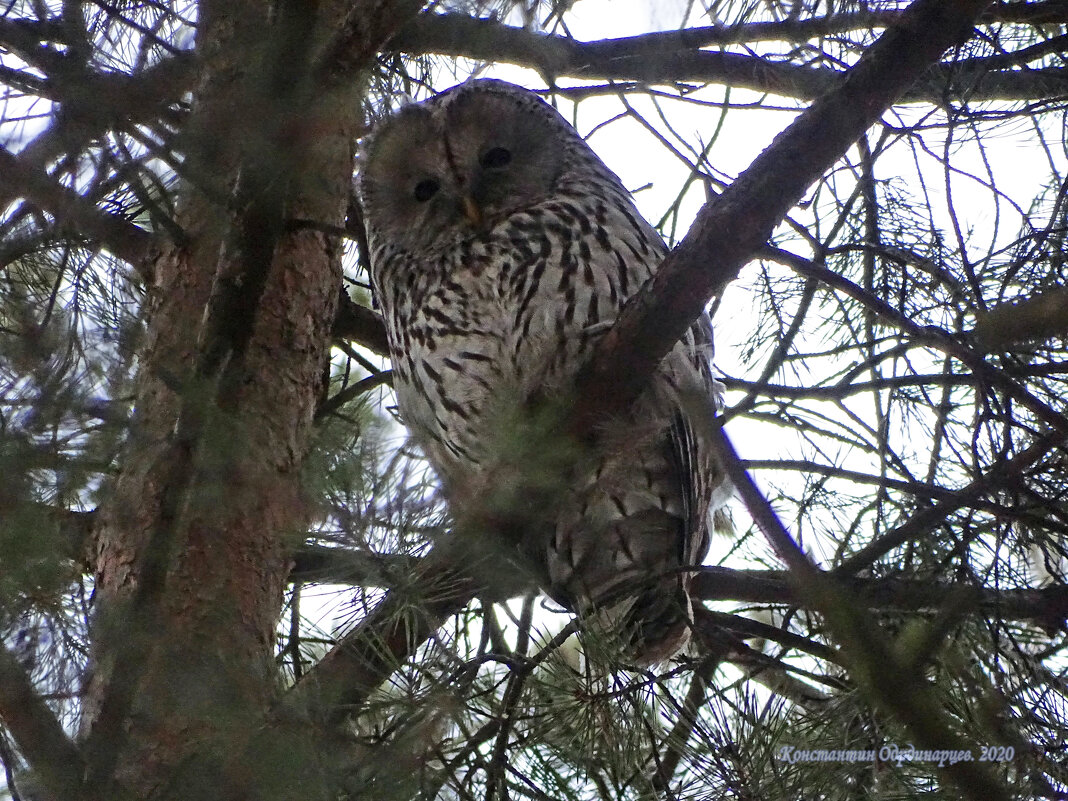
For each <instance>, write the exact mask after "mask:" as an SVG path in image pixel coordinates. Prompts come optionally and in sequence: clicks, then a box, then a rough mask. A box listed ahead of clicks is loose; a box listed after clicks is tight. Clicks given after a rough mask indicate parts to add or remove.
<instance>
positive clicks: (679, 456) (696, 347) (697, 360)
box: [669, 314, 723, 565]
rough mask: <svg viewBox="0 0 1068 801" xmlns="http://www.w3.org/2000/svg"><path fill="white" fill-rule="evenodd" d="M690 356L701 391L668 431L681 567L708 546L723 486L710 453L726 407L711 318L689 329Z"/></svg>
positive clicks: (682, 403)
mask: <svg viewBox="0 0 1068 801" xmlns="http://www.w3.org/2000/svg"><path fill="white" fill-rule="evenodd" d="M686 339H687V340H688V341H686V343H685V344H686V346H687V347H686V351H687V354H686V355H687V356H688V357H689V359H690V360H691V364H692V367H693V368H694V369H695V370H696V372H697V375H698V376H699V380H698V387H699V390H698V391H696V392H692V393H690V394H688V395H684V396H683V397H681V398H680V399H679V407H678V408H677V409H676V411H675V413H674V414H673V416H672V420H671V425H670V428H669V437H670V444H671V455H672V459H673V461H674V464H675V470H676V475H677V476H678V480H679V488H680V490H681V493H682V510H683V518H684V526H685V535H684V536H683V538H682V541H681V542H680V543H679V560H680V563H681V564H683V565H693V564H697V563H699V562H700V561H701V560H702V559H703V558H704V555H705V553H706V552H707V551H708V546H709V539H710V537H709V511H710V509H709V503H710V501H711V500H712V499H713V497H714V496H715V495H717V494H718V493H717V489H718V488H719V486H720V485H721V484H722V483H723V474H722V470H721V469H720V467H719V465H718V463H717V462H716V460H715V459H714V458H713V456H712V453H711V444H710V442H709V435H708V433H707V432H708V431H709V429H710V427H711V426H713V425H715V416H716V415H717V414H718V412H719V409H720V408H721V406H722V398H721V393H722V385H721V384H719V382H717V381H716V380H715V376H714V375H713V372H712V364H711V356H712V323H711V321H710V320H709V318H708V315H706V314H702V315H701V317H700V318H699V319H698V320H697V321H696V322H695V323H694V324H693V325H692V326H691V327H690V330H689V331H688V332H687V335H686Z"/></svg>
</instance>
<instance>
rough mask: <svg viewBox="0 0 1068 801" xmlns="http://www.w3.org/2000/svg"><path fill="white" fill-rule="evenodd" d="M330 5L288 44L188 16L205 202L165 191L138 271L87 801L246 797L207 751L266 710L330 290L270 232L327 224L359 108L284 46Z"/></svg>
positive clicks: (250, 9)
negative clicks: (141, 332) (119, 795)
mask: <svg viewBox="0 0 1068 801" xmlns="http://www.w3.org/2000/svg"><path fill="white" fill-rule="evenodd" d="M345 5H347V4H343V3H334V4H332V8H330V9H325V10H323V11H322V12H321V14H320V16H319V18H318V23H319V26H318V27H316V26H315V25H314V24H312V23H311V22H309V21H307V20H305V21H304V23H303V24H301V25H297V26H296V27H295V28H294V29H293V30H287V29H286V25H285V22H286V20H285V19H284V18H283V19H282V20H280V21H279V22H278V23H277V24H276V25H275V26H273V28H272V27H270V26H269V25H268V21H267V19H268V16H267V15H268V8H267V4H266V3H261V2H257V0H247V2H244V3H241V4H240V7H239V8H236V7H235V6H234V4H211V3H204V4H202V5H201V21H200V28H199V32H198V41H197V51H198V52H197V58H198V61H199V62H200V63H201V64H202V65H203V72H202V80H201V83H200V85H199V86H198V87H197V90H196V92H195V97H196V101H195V109H194V115H193V118H192V119H191V120H190V123H189V126H188V128H187V129H186V133H185V136H186V145H187V153H188V157H189V158H190V159H191V160H192V163H193V165H194V166H195V167H196V173H197V174H198V175H207V176H211V177H212V179H213V182H212V185H211V186H204V185H198V186H195V187H192V186H188V185H187V186H186V187H185V192H184V198H183V200H182V202H181V205H180V210H179V215H178V224H179V225H180V226H181V228H182V229H183V231H184V234H185V237H184V240H183V241H182V242H181V243H177V244H171V245H170V246H168V247H166V248H165V249H164V250H163V252H162V253H161V254H160V255H159V256H158V258H156V259H155V263H154V264H153V266H152V271H151V274H152V275H153V276H154V278H155V283H154V284H153V285H152V286H151V287H150V288H149V290H148V291H149V300H148V303H147V308H148V311H147V315H146V320H147V334H146V341H145V347H144V349H143V351H142V354H141V373H140V378H139V389H138V397H137V403H136V409H137V413H136V416H135V420H134V425H133V432H132V436H131V438H130V441H129V444H128V447H127V451H126V454H125V458H124V461H123V464H122V470H121V473H120V475H119V477H118V479H117V480H116V482H115V483H114V485H113V487H112V488H111V493H110V497H109V498H108V500H107V503H106V506H105V509H104V526H103V527H102V530H101V534H100V538H99V542H98V547H97V554H96V586H97V588H98V603H99V609H100V613H99V615H98V618H97V620H96V624H95V629H96V630H95V637H94V640H95V642H96V643H97V644H98V648H97V651H96V653H95V659H96V670H95V674H94V676H93V680H92V682H91V685H90V688H89V696H88V706H89V714H88V715H87V720H88V721H89V723H90V725H91V728H90V729H89V732H88V737H87V744H86V746H87V747H86V750H87V754H88V758H89V772H90V781H91V784H92V785H93V788H94V790H95V791H96V792H98V793H103V792H106V791H107V788H108V787H109V784H110V782H111V781H112V777H117V778H118V782H119V784H121V785H123V786H124V787H125V788H127V789H129V790H131V791H132V792H134V793H135V794H137V795H139V796H141V797H148V795H149V794H150V793H161V794H162V795H163V796H164V797H167V796H168V795H169V794H171V793H175V794H179V795H181V796H182V797H186V798H190V797H194V798H195V797H198V796H204V797H208V796H212V797H226V796H227V795H228V794H230V793H231V792H232V793H233V794H240V793H241V792H242V791H241V789H240V788H242V787H243V786H245V785H246V784H247V781H248V777H247V776H246V775H244V770H245V766H243V765H240V764H238V765H234V764H232V763H231V764H230V765H229V766H226V767H224V765H223V762H224V757H227V756H229V755H228V754H227V753H226V752H227V745H226V744H227V742H228V741H229V740H230V738H231V735H232V734H236V733H237V732H238V731H239V729H240V727H241V726H242V724H245V725H247V724H248V723H249V721H250V720H252V719H253V717H254V716H255V715H256V714H257V713H258V712H262V710H263V708H264V707H265V705H266V704H267V703H269V701H270V698H271V696H272V693H273V691H274V689H275V688H274V687H273V686H272V684H271V682H272V679H271V677H272V675H273V673H274V671H273V666H272V665H271V660H272V657H273V645H274V630H275V625H276V620H277V615H278V611H279V608H280V602H281V598H282V591H283V587H284V582H285V578H286V574H287V572H288V569H289V557H288V550H289V549H288V543H287V539H288V536H289V535H290V534H291V533H294V532H301V531H303V530H304V529H305V527H306V522H307V521H306V511H305V509H304V505H303V504H302V501H301V497H300V490H299V480H298V478H299V475H298V474H299V470H300V467H301V462H302V458H303V456H304V454H305V450H306V448H307V445H308V439H309V433H310V430H311V425H312V417H313V411H314V407H315V403H316V400H317V399H318V397H319V394H320V389H321V381H322V376H323V372H324V368H325V365H326V358H327V355H328V344H329V341H330V338H329V335H330V330H331V325H332V322H333V318H334V314H335V310H336V305H337V298H338V287H339V286H340V279H341V274H340V244H339V239H338V237H337V236H336V235H333V234H325V233H322V232H319V231H314V230H310V229H307V228H301V229H297V230H292V229H291V227H287V226H286V220H289V219H294V218H296V219H315V220H321V221H323V222H325V223H327V224H329V225H333V226H335V227H337V228H340V226H341V225H342V224H343V223H344V216H345V209H346V204H347V198H348V191H349V176H350V175H351V172H352V141H353V137H354V130H355V121H356V113H357V109H358V103H357V102H356V98H355V97H354V96H353V95H354V92H355V87H356V86H357V83H356V82H353V83H352V84H351V86H352V87H353V88H350V89H344V90H339V89H336V88H335V89H333V90H332V91H329V92H326V93H324V92H322V91H320V90H318V89H317V87H315V86H313V85H312V84H311V82H309V81H306V80H304V78H306V74H305V75H302V73H301V66H302V63H301V61H300V59H301V58H303V59H304V65H305V66H310V64H309V59H308V56H309V53H308V51H307V49H306V45H305V44H304V43H302V42H301V41H299V40H298V35H301V36H307V37H309V41H314V38H315V37H316V36H319V35H320V34H326V33H327V32H329V31H331V30H332V29H333V23H336V21H337V20H339V19H340V18H341V16H342V14H343V13H344V11H345V9H344V8H343V7H342V6H345ZM309 19H310V20H313V21H314V20H315V18H314V17H313V16H311V15H309ZM293 59H296V63H294V61H293ZM283 60H284V61H285V63H284V64H283V63H282V61H283ZM297 110H299V116H298V115H297V114H296V113H294V112H295V111H297ZM220 197H222V198H225V202H224V203H220V202H219V200H220ZM205 310H206V311H205ZM226 788H230V790H227V789H226Z"/></svg>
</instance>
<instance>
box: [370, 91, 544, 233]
mask: <svg viewBox="0 0 1068 801" xmlns="http://www.w3.org/2000/svg"><path fill="white" fill-rule="evenodd" d="M545 111H546V110H543V109H540V108H537V107H532V106H531V103H530V99H529V98H525V97H517V96H513V95H510V94H497V93H493V92H485V91H480V92H478V91H476V92H469V93H465V92H463V91H462V90H459V91H457V92H456V94H455V95H454V96H452V97H448V93H447V94H446V95H445V96H442V98H439V99H435V100H432V101H429V102H428V103H425V104H420V105H415V106H409V107H407V108H405V109H402V110H401V111H400V112H399V113H397V114H396V115H395V116H394V117H392V118H391V119H390V120H389V121H388V122H386V123H385V124H384V125H383V126H382V128H381V129H380V130H379V131H377V132H376V133H375V134H374V135H373V136H372V137H371V139H370V141H369V142H368V146H367V152H366V153H365V154H364V155H362V156H361V159H362V161H363V165H364V168H363V169H362V176H361V179H360V189H361V194H362V196H363V200H364V202H365V204H366V207H367V211H368V217H369V219H370V220H372V221H373V222H374V224H375V227H376V228H377V235H380V236H382V237H384V238H388V240H389V241H391V242H392V243H394V244H396V245H398V246H400V247H402V248H404V249H407V250H410V251H413V252H415V251H427V250H433V249H435V248H437V247H448V246H450V244H451V243H454V242H456V241H457V240H458V239H466V238H469V237H473V236H480V235H482V234H483V233H485V232H486V231H488V230H490V229H492V228H493V227H494V226H495V225H496V224H497V223H499V222H501V221H502V220H504V219H506V218H507V217H509V216H510V215H512V214H515V213H517V212H521V211H525V210H528V209H530V208H532V207H533V206H535V205H536V204H538V203H539V202H541V201H543V200H545V199H546V198H549V197H551V196H552V195H553V193H554V191H555V187H556V183H557V181H558V179H559V177H560V174H561V172H562V170H563V155H562V152H561V142H560V129H559V121H556V120H551V118H549V117H548V116H547V115H546V113H545Z"/></svg>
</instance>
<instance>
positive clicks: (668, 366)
mask: <svg viewBox="0 0 1068 801" xmlns="http://www.w3.org/2000/svg"><path fill="white" fill-rule="evenodd" d="M359 190H360V195H361V197H362V201H363V205H364V213H365V217H366V223H367V228H368V236H369V242H370V249H371V275H372V280H373V283H374V287H375V291H376V293H377V297H378V300H379V302H380V304H381V306H382V310H383V314H384V317H385V321H386V327H387V332H388V336H389V344H390V352H391V355H392V360H393V367H394V387H395V389H396V393H397V400H398V404H399V407H400V411H401V414H402V417H403V418H404V420H405V422H406V424H407V425H408V426H409V428H410V429H411V431H412V433H413V435H414V437H415V438H416V440H417V441H418V442H419V443H420V444H421V445H422V447H423V449H424V450H425V452H426V455H427V457H428V459H429V460H430V462H431V464H432V465H433V466H434V468H435V469H436V471H437V472H438V474H439V476H440V477H441V479H442V481H443V484H444V487H445V489H446V492H447V493H448V492H451V493H453V494H456V493H457V492H458V489H459V488H461V487H465V486H466V487H470V486H475V485H477V481H476V479H478V478H479V477H480V471H481V470H483V469H485V468H487V466H488V465H490V464H491V462H492V459H493V453H494V448H500V447H501V445H500V443H502V442H505V441H506V437H507V434H508V432H506V431H499V430H494V429H495V427H497V426H500V425H502V423H501V421H502V420H506V419H507V416H506V415H505V416H502V415H501V414H500V412H501V407H502V405H507V403H508V402H512V401H514V402H516V403H518V402H519V401H521V400H523V399H525V398H529V397H531V396H534V395H536V394H539V393H540V394H543V395H544V394H546V393H548V394H552V393H553V391H554V390H555V389H559V390H561V391H562V390H566V389H567V388H568V386H569V385H570V383H571V382H572V381H573V379H574V377H575V375H576V373H577V372H578V370H579V369H580V368H581V366H582V364H583V363H584V361H585V359H586V357H587V356H588V355H589V353H590V350H591V347H592V345H593V343H594V342H595V341H596V339H597V337H598V336H600V335H601V334H602V333H603V332H604V331H605V330H607V329H608V328H609V327H610V325H611V323H612V322H613V320H614V319H615V317H616V315H617V314H618V312H619V310H620V308H621V307H622V306H623V304H624V303H625V302H626V300H627V299H628V298H629V297H630V296H631V295H633V294H634V293H635V292H636V291H638V289H640V288H641V286H642V284H643V283H644V282H645V281H646V280H647V279H648V278H649V277H650V276H651V275H652V273H653V271H654V270H655V269H656V268H657V266H658V265H659V263H660V261H661V260H662V259H663V257H664V255H665V253H666V248H665V246H664V244H663V242H662V240H661V239H660V237H659V236H658V235H657V233H656V232H655V231H654V230H653V228H652V227H651V226H650V225H649V224H648V223H647V222H646V221H645V220H644V219H642V217H641V215H640V214H639V213H638V211H637V209H636V208H635V206H634V203H633V201H632V200H631V197H630V195H629V193H628V192H627V191H626V189H624V187H623V185H622V184H621V183H620V181H619V179H618V178H617V177H616V176H615V174H614V173H612V172H611V171H610V170H609V169H608V167H606V166H605V165H604V163H603V162H602V161H601V160H600V159H599V158H598V157H597V156H596V154H594V152H593V151H592V150H591V149H590V148H589V146H588V145H587V144H586V143H585V142H584V141H583V140H582V138H581V137H580V136H579V135H578V134H577V133H576V132H575V130H574V129H573V128H572V127H571V126H570V125H568V124H567V122H565V121H564V119H563V118H562V117H561V116H560V115H559V114H558V113H557V112H556V111H555V110H554V109H553V108H551V107H550V106H549V105H548V104H546V103H544V102H543V101H542V100H541V99H539V98H538V97H537V96H536V95H534V94H533V93H531V92H528V91H527V90H525V89H521V88H519V87H516V86H512V85H511V84H507V83H503V82H500V81H490V80H482V81H472V82H469V83H465V84H461V85H460V86H457V87H455V88H453V89H450V90H448V91H446V92H443V93H442V94H440V95H438V96H436V97H434V98H432V99H430V100H428V101H426V102H424V103H420V104H417V105H410V106H407V107H405V108H402V109H401V110H400V111H399V112H397V113H396V114H395V115H394V116H393V117H391V118H390V119H388V120H386V121H385V122H383V123H382V124H381V125H380V126H379V127H378V128H377V129H376V131H375V132H374V134H373V135H372V136H371V137H370V138H369V139H368V141H366V142H365V143H364V147H363V152H362V155H361V167H360V178H359ZM711 350H712V341H711V330H710V328H709V325H708V321H707V319H705V320H702V321H701V322H700V323H699V324H697V325H695V326H693V327H692V328H691V329H690V331H689V333H688V334H687V336H686V337H685V339H684V340H683V341H681V342H680V343H678V344H677V345H676V347H675V349H674V350H673V351H672V352H671V353H670V354H669V355H668V356H667V358H666V359H665V360H664V361H663V363H662V364H661V366H660V368H659V370H658V372H657V373H656V375H655V376H654V377H653V379H652V380H651V382H650V386H649V388H648V389H647V390H646V391H645V393H644V395H643V396H642V397H641V399H640V400H639V401H638V403H637V404H636V405H635V408H634V410H633V413H632V414H631V415H630V416H628V417H627V418H625V419H618V420H615V421H613V422H612V423H611V424H609V425H608V426H607V427H606V430H605V431H604V432H601V433H602V437H601V439H600V442H601V443H602V448H603V449H602V450H601V451H600V452H599V454H598V456H597V457H596V459H595V460H594V467H593V468H592V469H591V471H590V473H589V475H587V476H584V477H581V478H580V479H579V480H577V481H576V482H575V485H574V486H573V488H572V489H571V491H570V492H569V493H568V497H567V500H566V501H565V502H564V503H563V504H562V505H561V507H560V508H559V510H558V513H557V514H556V516H555V517H556V520H555V523H554V525H553V530H552V531H550V532H546V534H545V536H544V537H541V538H539V539H538V541H537V543H534V544H531V549H533V550H534V551H535V553H534V554H533V556H534V559H535V560H536V561H537V563H538V564H539V566H540V567H541V569H542V571H543V573H544V576H545V581H546V583H547V586H546V590H547V591H548V592H549V593H550V594H551V595H552V596H553V597H554V598H556V599H557V600H558V601H560V602H561V603H563V604H565V605H566V606H567V607H568V608H570V609H571V610H572V611H575V612H578V613H580V614H582V615H584V616H587V617H590V616H591V615H592V613H594V612H595V613H596V614H595V615H592V616H593V617H594V618H596V619H598V620H599V621H601V623H602V624H604V623H605V622H607V623H608V624H609V625H610V626H612V627H613V628H615V629H616V630H617V631H619V632H620V633H621V634H622V635H623V638H624V641H625V642H626V643H627V645H628V651H629V656H630V657H632V658H633V659H634V660H635V661H637V662H640V663H652V662H656V661H660V660H663V659H665V658H667V657H668V656H671V655H672V654H674V653H675V652H676V651H677V650H678V649H679V648H680V647H682V645H683V644H685V642H686V640H687V639H688V638H689V628H690V626H689V624H690V622H691V621H692V610H691V605H690V599H689V596H688V585H689V580H688V578H687V576H686V574H685V573H684V572H683V571H681V570H680V568H681V567H683V566H685V565H692V564H697V563H700V562H701V560H702V559H703V557H704V556H705V553H706V551H707V549H708V539H709V535H708V530H709V528H708V527H709V516H710V512H711V511H712V510H713V508H714V507H715V506H716V505H718V503H719V502H720V496H721V495H723V494H724V493H723V479H722V471H721V470H720V469H719V468H718V466H717V465H716V463H715V461H714V460H713V458H712V456H711V453H710V449H709V446H708V442H707V436H706V435H705V434H703V433H702V432H704V431H707V427H708V425H709V424H710V422H711V418H712V417H713V415H714V414H715V411H716V403H717V400H716V392H715V388H714V387H715V385H714V382H713V379H712V374H711V369H710V366H709V358H710V357H711ZM482 477H484V476H482Z"/></svg>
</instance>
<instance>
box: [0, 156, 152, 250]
mask: <svg viewBox="0 0 1068 801" xmlns="http://www.w3.org/2000/svg"><path fill="white" fill-rule="evenodd" d="M0 176H2V177H0V196H4V195H7V196H15V197H17V196H19V195H22V196H24V197H26V198H27V199H28V200H30V201H31V202H32V203H34V204H35V205H37V206H39V207H40V208H41V209H42V210H43V211H46V212H48V213H49V214H51V215H52V216H53V217H55V218H56V220H57V222H59V223H60V225H61V226H69V227H70V228H73V229H74V230H75V231H77V232H78V233H79V234H81V235H82V236H84V237H86V238H87V239H89V240H91V241H92V242H94V243H99V245H100V246H101V247H103V248H105V249H106V250H109V251H110V252H112V253H114V254H115V255H116V256H118V257H119V258H121V259H123V260H124V261H126V262H128V263H129V264H131V265H133V266H134V267H135V268H139V267H140V266H141V265H142V264H143V263H144V262H145V260H146V259H147V257H148V255H149V253H150V251H151V249H152V245H153V236H152V234H150V233H149V232H148V231H146V230H144V229H143V228H139V227H137V226H136V225H134V224H133V223H131V222H129V221H128V220H124V219H123V218H122V217H119V216H117V215H115V214H109V213H107V212H105V211H101V210H100V209H99V208H97V206H96V204H95V203H93V202H92V201H90V200H87V199H86V198H85V197H83V196H81V195H79V194H78V193H77V192H75V191H74V190H73V189H68V188H67V187H65V186H61V185H60V184H57V183H56V182H55V181H53V180H52V179H51V178H49V177H48V176H47V175H45V174H44V173H43V172H41V171H40V170H38V169H34V168H32V167H28V166H26V165H25V164H24V163H23V161H22V158H21V157H20V156H16V155H14V154H13V153H11V152H10V151H9V150H7V149H5V148H0Z"/></svg>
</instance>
